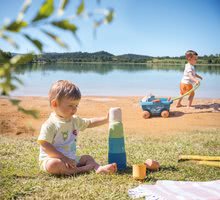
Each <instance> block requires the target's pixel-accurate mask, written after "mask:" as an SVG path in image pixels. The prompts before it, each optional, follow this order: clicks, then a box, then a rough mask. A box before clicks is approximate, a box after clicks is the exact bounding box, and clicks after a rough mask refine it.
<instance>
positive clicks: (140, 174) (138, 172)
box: [132, 163, 147, 180]
mask: <svg viewBox="0 0 220 200" xmlns="http://www.w3.org/2000/svg"><path fill="white" fill-rule="evenodd" d="M132 167H133V178H134V179H137V180H143V179H145V177H146V170H147V168H146V165H145V164H144V163H143V164H136V165H133V166H132Z"/></svg>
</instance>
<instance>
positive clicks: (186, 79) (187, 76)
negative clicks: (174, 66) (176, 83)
mask: <svg viewBox="0 0 220 200" xmlns="http://www.w3.org/2000/svg"><path fill="white" fill-rule="evenodd" d="M191 76H193V77H195V76H196V71H195V67H194V66H193V65H191V64H190V63H187V64H185V70H184V73H183V78H182V80H181V82H182V83H185V84H194V81H193V80H192V78H191Z"/></svg>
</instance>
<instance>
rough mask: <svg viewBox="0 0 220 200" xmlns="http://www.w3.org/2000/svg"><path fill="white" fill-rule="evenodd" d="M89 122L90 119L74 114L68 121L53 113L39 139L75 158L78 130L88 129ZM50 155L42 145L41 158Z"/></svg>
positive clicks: (43, 127)
mask: <svg viewBox="0 0 220 200" xmlns="http://www.w3.org/2000/svg"><path fill="white" fill-rule="evenodd" d="M89 124H90V120H89V119H84V118H80V117H78V116H75V115H74V116H73V117H72V118H71V119H70V120H69V121H66V120H64V119H62V118H60V117H59V116H57V115H56V114H55V113H51V115H50V117H49V118H48V119H47V121H46V122H45V123H44V124H43V125H42V127H41V131H40V135H39V137H38V140H44V141H47V142H49V143H51V144H52V145H53V146H54V147H55V148H56V150H57V151H59V152H61V153H62V154H64V155H65V156H66V157H68V158H71V159H73V160H75V159H76V141H77V135H78V132H79V131H83V130H84V129H86V128H87V127H88V125H89ZM48 157H49V156H48V154H47V153H46V152H44V151H43V149H42V147H40V155H39V160H44V159H46V158H48Z"/></svg>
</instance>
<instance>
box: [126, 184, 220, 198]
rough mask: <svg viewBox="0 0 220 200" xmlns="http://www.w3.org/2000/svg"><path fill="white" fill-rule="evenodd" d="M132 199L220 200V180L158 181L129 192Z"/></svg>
mask: <svg viewBox="0 0 220 200" xmlns="http://www.w3.org/2000/svg"><path fill="white" fill-rule="evenodd" d="M128 194H129V196H130V197H131V198H133V199H135V198H140V197H145V199H146V200H220V180H217V181H208V182H192V181H166V180H165V181H157V182H156V184H155V185H146V184H145V185H139V186H138V187H136V188H133V189H130V190H128Z"/></svg>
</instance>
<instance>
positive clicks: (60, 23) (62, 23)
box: [52, 20, 77, 33]
mask: <svg viewBox="0 0 220 200" xmlns="http://www.w3.org/2000/svg"><path fill="white" fill-rule="evenodd" d="M52 24H53V25H54V26H57V27H59V28H61V29H64V30H69V31H72V32H73V33H75V32H76V31H77V27H76V26H75V25H74V24H71V23H70V22H69V21H68V20H62V21H57V22H52Z"/></svg>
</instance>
